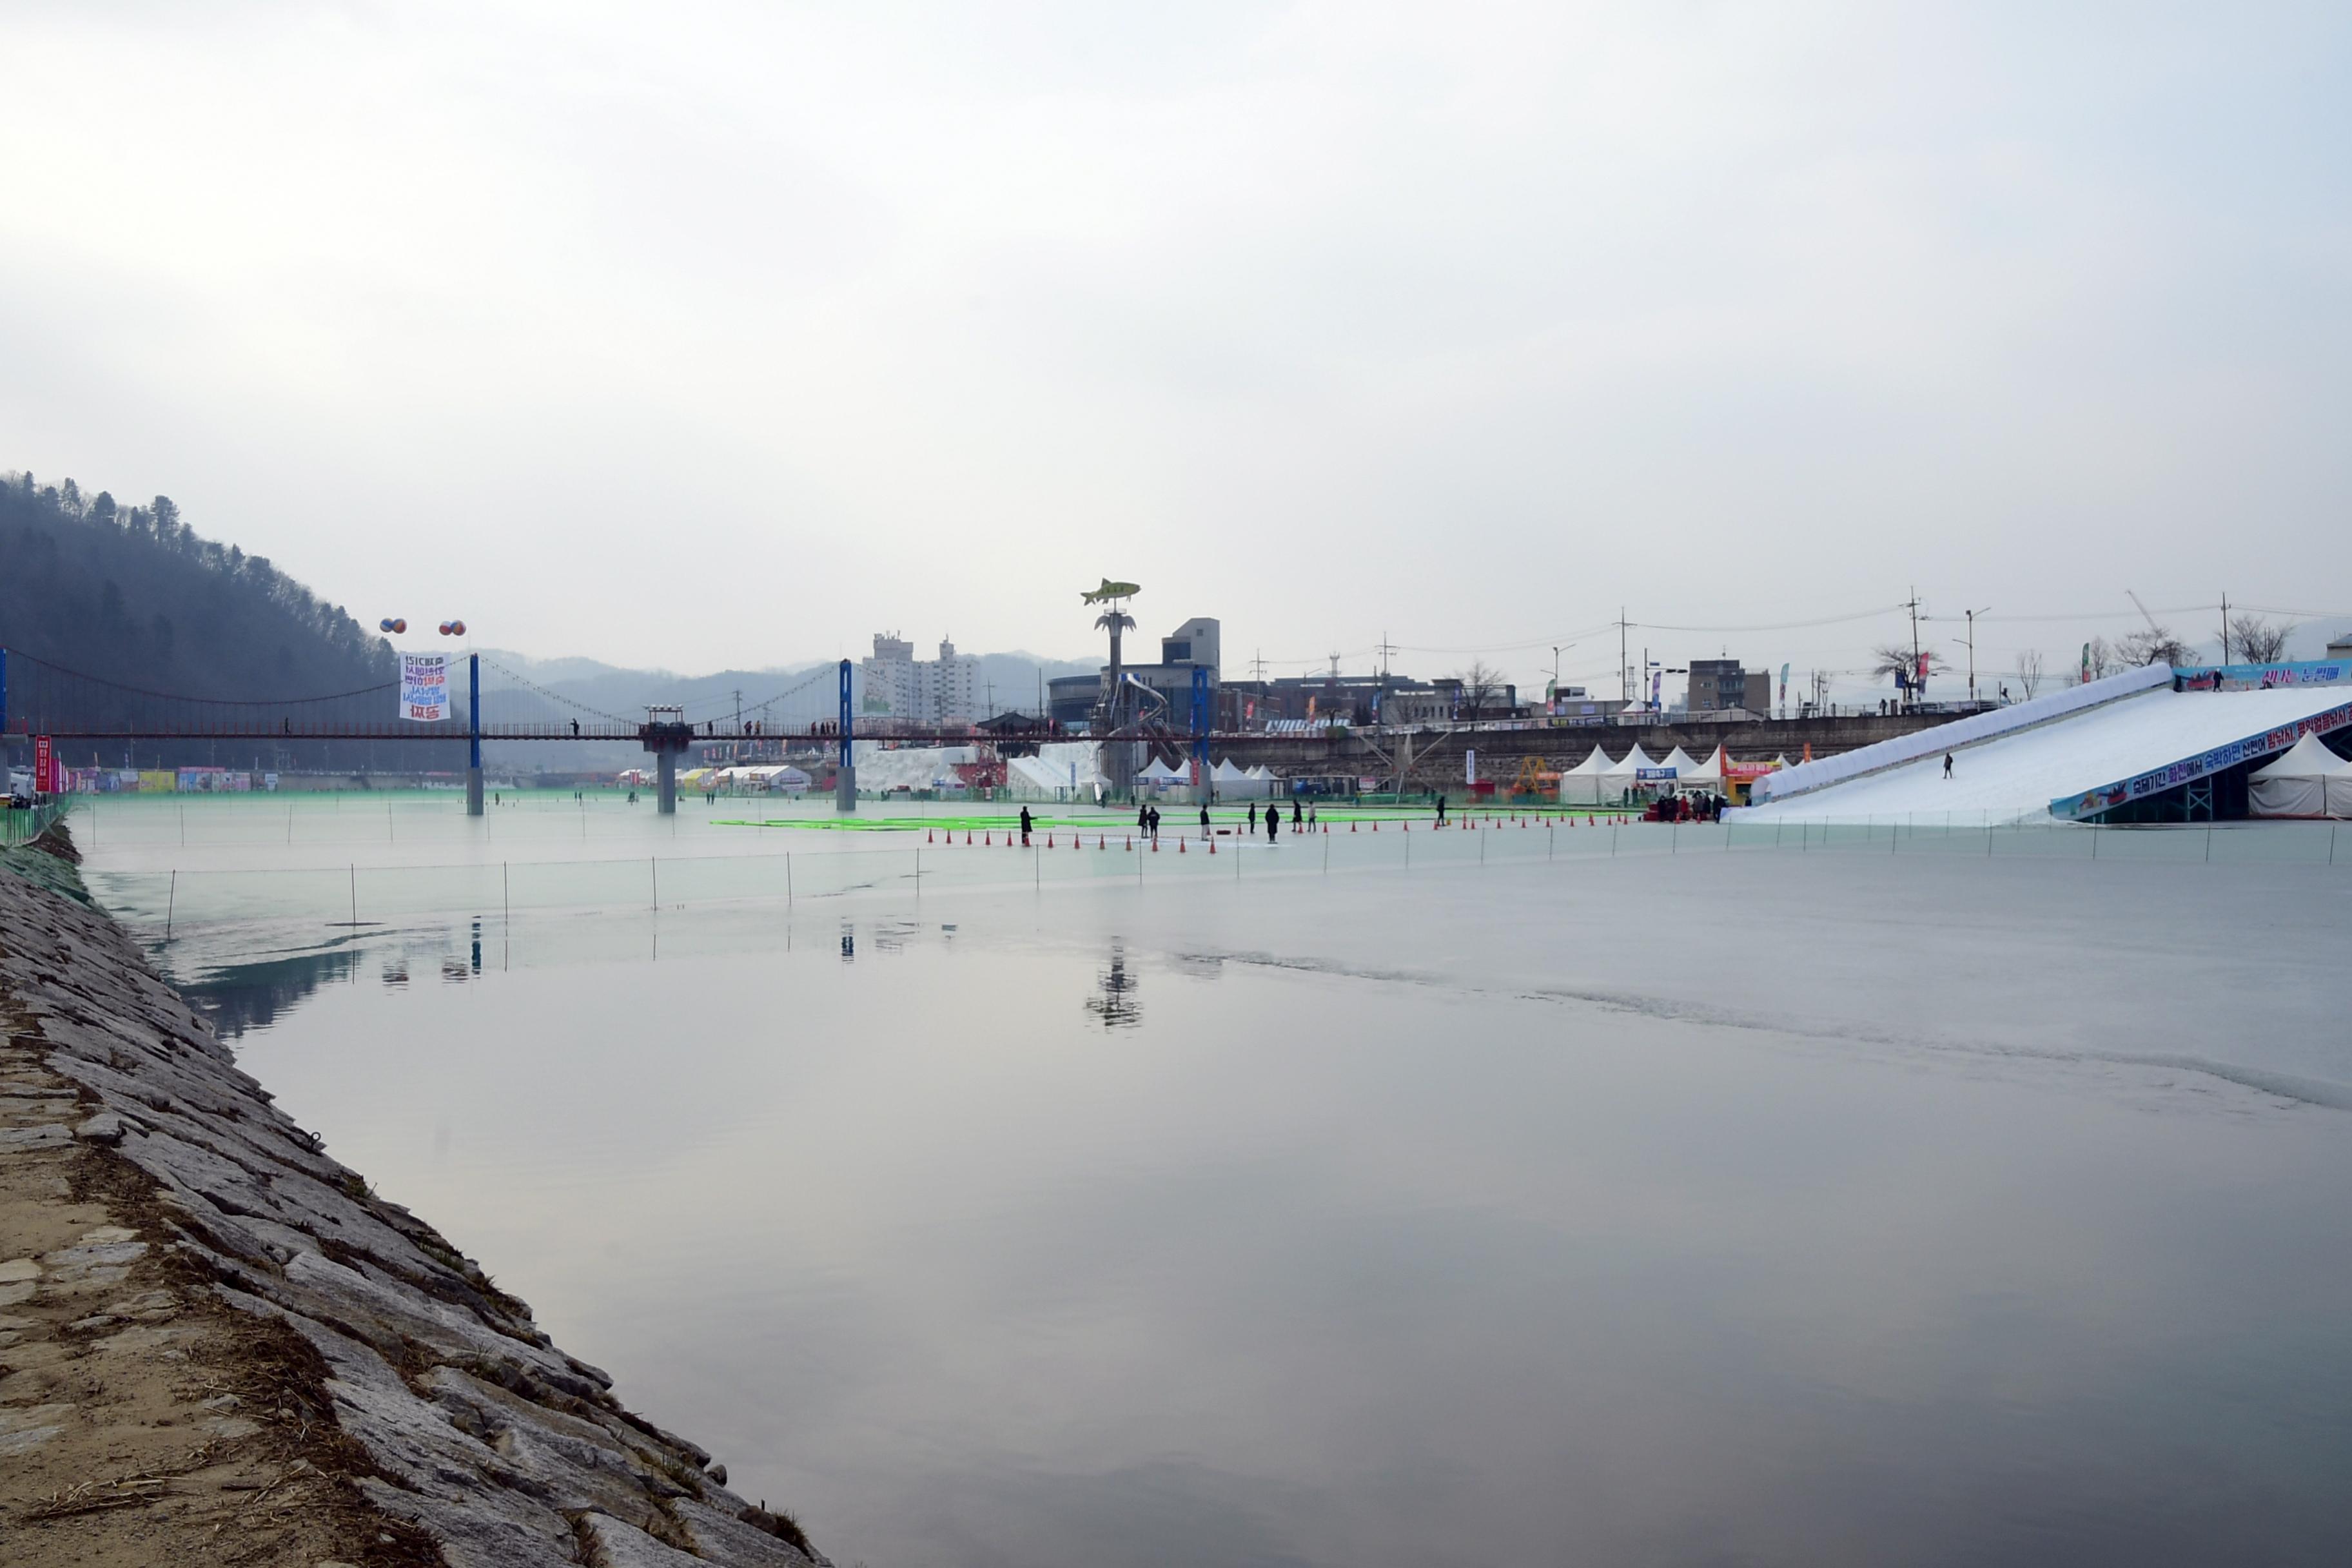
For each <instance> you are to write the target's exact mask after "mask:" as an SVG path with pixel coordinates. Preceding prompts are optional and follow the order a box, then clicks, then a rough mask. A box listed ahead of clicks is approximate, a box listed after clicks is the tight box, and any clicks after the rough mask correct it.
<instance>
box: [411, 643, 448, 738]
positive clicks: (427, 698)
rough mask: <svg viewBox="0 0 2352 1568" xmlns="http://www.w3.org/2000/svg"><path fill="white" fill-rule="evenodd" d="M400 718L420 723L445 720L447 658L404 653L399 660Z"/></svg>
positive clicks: (427, 654) (446, 713) (435, 655)
mask: <svg viewBox="0 0 2352 1568" xmlns="http://www.w3.org/2000/svg"><path fill="white" fill-rule="evenodd" d="M400 716H401V717H402V718H404V719H414V720H416V721H419V722H421V723H433V722H437V721H441V720H444V719H446V718H448V717H449V656H448V655H447V654H444V653H404V654H402V655H401V656H400Z"/></svg>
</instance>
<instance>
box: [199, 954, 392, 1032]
mask: <svg viewBox="0 0 2352 1568" xmlns="http://www.w3.org/2000/svg"><path fill="white" fill-rule="evenodd" d="M358 971H359V954H358V953H356V952H352V951H350V950H349V949H338V950H336V951H334V952H306V953H300V954H297V955H295V956H293V957H290V958H277V959H271V960H269V961H268V962H266V963H247V964H239V965H237V966H236V968H233V969H226V970H223V971H221V972H220V973H218V974H215V975H213V976H210V977H208V978H206V979H205V980H202V981H198V982H194V983H189V984H182V985H181V987H180V991H181V994H183V995H184V996H186V997H187V999H188V1000H189V1002H191V1003H192V1004H194V1006H195V1008H196V1010H197V1011H198V1012H200V1013H202V1014H203V1015H204V1016H205V1017H206V1018H208V1019H210V1020H211V1022H212V1026H213V1030H214V1032H215V1034H217V1035H219V1036H220V1037H221V1038H222V1039H224V1040H234V1039H237V1038H240V1037H243V1035H244V1034H245V1032H246V1031H247V1030H248V1029H266V1028H268V1027H269V1026H271V1025H273V1024H275V1023H277V1022H278V1016H279V1015H281V1014H283V1013H286V1012H288V1011H289V1010H290V1009H292V1008H293V1007H294V1005H296V1004H298V1003H299V1002H300V1001H301V1000H302V999H303V998H304V997H306V996H308V995H310V993H312V992H313V991H316V990H317V989H319V987H320V986H321V985H329V984H336V985H340V984H345V983H347V982H349V981H351V980H352V979H353V978H354V977H355V976H356V975H357V973H358Z"/></svg>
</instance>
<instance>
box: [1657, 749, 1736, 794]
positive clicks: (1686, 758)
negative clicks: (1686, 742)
mask: <svg viewBox="0 0 2352 1568" xmlns="http://www.w3.org/2000/svg"><path fill="white" fill-rule="evenodd" d="M1658 766H1660V767H1662V768H1672V769H1674V770H1675V776H1674V781H1673V782H1674V787H1675V788H1676V789H1678V790H1684V789H1691V788H1695V787H1696V786H1698V785H1700V784H1705V783H1706V782H1707V781H1706V780H1704V779H1701V778H1700V777H1699V774H1700V773H1703V772H1705V771H1706V763H1702V762H1700V761H1699V760H1698V759H1697V758H1696V757H1694V756H1692V755H1691V754H1690V753H1689V752H1685V751H1684V750H1683V749H1682V748H1681V747H1680V746H1676V747H1675V749H1674V750H1673V751H1671V752H1667V753H1666V758H1665V761H1664V762H1662V763H1659V764H1658ZM1713 782H1715V783H1717V784H1721V783H1722V782H1723V778H1722V775H1721V774H1720V773H1718V774H1717V775H1716V777H1715V780H1714V781H1713Z"/></svg>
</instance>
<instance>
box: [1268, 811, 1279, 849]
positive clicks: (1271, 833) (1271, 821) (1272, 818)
mask: <svg viewBox="0 0 2352 1568" xmlns="http://www.w3.org/2000/svg"><path fill="white" fill-rule="evenodd" d="M1281 831H1282V813H1281V812H1280V811H1279V810H1277V809H1276V808H1275V807H1274V806H1271V805H1269V806H1267V807H1266V808H1265V841H1266V843H1267V844H1269V845H1271V844H1272V843H1273V842H1274V837H1275V835H1276V834H1277V833H1280V832H1281Z"/></svg>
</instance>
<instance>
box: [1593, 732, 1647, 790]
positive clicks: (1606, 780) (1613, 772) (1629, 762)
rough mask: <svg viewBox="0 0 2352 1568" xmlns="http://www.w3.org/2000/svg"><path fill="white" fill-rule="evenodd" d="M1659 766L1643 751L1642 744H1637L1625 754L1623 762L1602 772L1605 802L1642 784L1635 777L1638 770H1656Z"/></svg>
mask: <svg viewBox="0 0 2352 1568" xmlns="http://www.w3.org/2000/svg"><path fill="white" fill-rule="evenodd" d="M1657 765H1658V762H1657V759H1656V758H1654V757H1653V756H1651V755H1650V754H1649V753H1648V752H1644V751H1643V750H1642V746H1641V742H1638V741H1637V742H1634V744H1633V750H1632V751H1630V752H1626V753H1625V756H1624V760H1623V761H1622V762H1620V763H1617V764H1616V765H1615V766H1613V767H1611V768H1607V769H1604V770H1603V771H1602V773H1601V799H1603V800H1615V799H1617V798H1618V797H1619V796H1621V795H1623V794H1624V793H1625V792H1626V791H1627V790H1630V789H1632V788H1633V786H1634V785H1636V784H1639V783H1641V780H1640V779H1638V778H1636V777H1635V776H1634V774H1635V773H1636V772H1637V771H1638V770H1640V769H1642V768H1654V767H1656V766H1657Z"/></svg>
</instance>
